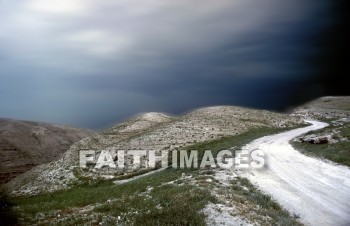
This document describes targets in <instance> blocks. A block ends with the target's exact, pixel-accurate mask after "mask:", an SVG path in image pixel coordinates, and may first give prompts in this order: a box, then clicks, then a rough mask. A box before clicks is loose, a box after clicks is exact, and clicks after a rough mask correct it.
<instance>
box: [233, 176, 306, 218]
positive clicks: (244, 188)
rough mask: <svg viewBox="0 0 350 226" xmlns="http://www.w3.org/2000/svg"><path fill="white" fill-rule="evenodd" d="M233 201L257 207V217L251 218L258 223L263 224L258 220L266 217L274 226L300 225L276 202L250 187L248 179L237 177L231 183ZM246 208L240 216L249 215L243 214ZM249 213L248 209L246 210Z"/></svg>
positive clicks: (252, 186)
mask: <svg viewBox="0 0 350 226" xmlns="http://www.w3.org/2000/svg"><path fill="white" fill-rule="evenodd" d="M231 189H232V190H233V192H232V193H233V194H234V199H235V201H236V202H238V203H242V204H243V205H245V206H246V207H247V206H251V207H250V208H254V207H257V206H258V209H257V210H256V213H258V215H257V216H252V217H253V219H254V218H255V220H257V221H260V223H262V224H264V220H263V219H259V218H260V217H261V216H268V217H270V218H271V219H273V221H272V222H274V223H273V224H274V225H301V224H300V222H298V221H297V219H298V218H299V217H298V216H296V215H294V216H291V215H290V213H289V212H287V211H286V210H284V209H283V208H282V207H281V206H280V205H279V204H278V203H277V202H276V201H274V200H273V199H272V198H271V196H269V195H266V194H263V193H262V192H261V191H259V190H258V189H257V188H256V187H254V185H252V184H251V183H250V182H249V180H248V179H246V178H242V177H237V178H236V180H235V181H234V182H233V183H232V188H231ZM245 210H246V208H244V209H243V210H242V212H241V215H243V216H244V215H245V214H251V213H245ZM248 211H249V208H248Z"/></svg>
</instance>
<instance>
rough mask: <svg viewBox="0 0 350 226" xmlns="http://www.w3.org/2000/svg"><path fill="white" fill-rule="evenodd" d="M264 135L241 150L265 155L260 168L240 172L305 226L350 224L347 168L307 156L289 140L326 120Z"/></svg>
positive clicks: (348, 169) (319, 127)
mask: <svg viewBox="0 0 350 226" xmlns="http://www.w3.org/2000/svg"><path fill="white" fill-rule="evenodd" d="M308 122H309V123H311V124H312V125H311V126H308V127H305V128H299V129H294V130H291V131H288V132H283V133H280V134H276V135H272V136H266V137H262V138H259V139H257V140H254V141H252V142H251V143H249V144H247V145H246V146H244V147H243V149H247V150H254V149H260V150H262V151H263V152H264V154H265V161H266V164H265V166H266V167H264V168H263V169H249V170H244V171H243V172H242V175H243V176H245V177H247V178H248V179H249V180H250V181H251V182H252V183H254V184H256V185H257V186H258V187H259V188H260V189H261V190H263V191H264V192H265V193H268V194H270V195H271V196H272V197H273V198H274V199H276V200H277V201H278V202H279V203H280V204H281V205H283V206H284V207H285V208H286V209H288V210H289V211H290V212H291V213H295V214H297V215H298V216H300V218H301V221H302V222H303V223H305V224H308V225H350V168H348V167H345V166H339V165H335V164H332V163H330V162H326V161H322V160H319V159H316V158H311V157H308V156H306V155H304V154H301V153H300V152H298V151H297V150H295V149H294V148H293V147H292V146H291V145H290V144H289V143H288V142H289V141H290V140H291V139H293V138H295V137H297V136H299V135H301V134H303V133H306V132H308V131H311V130H317V129H321V128H323V127H326V126H327V123H323V122H317V121H308Z"/></svg>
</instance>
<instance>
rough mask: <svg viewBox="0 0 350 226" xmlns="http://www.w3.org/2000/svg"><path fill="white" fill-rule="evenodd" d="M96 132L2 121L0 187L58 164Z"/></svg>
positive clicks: (45, 124)
mask: <svg viewBox="0 0 350 226" xmlns="http://www.w3.org/2000/svg"><path fill="white" fill-rule="evenodd" d="M93 134H94V132H92V131H89V130H84V129H77V128H73V127H69V126H64V125H52V124H48V123H41V122H30V121H20V120H13V119H4V118H0V184H1V183H4V182H7V181H9V180H10V179H11V178H14V177H15V176H17V175H19V174H21V173H23V172H26V171H28V170H30V169H31V168H33V167H35V166H38V165H41V164H45V163H49V162H52V161H55V160H57V159H59V158H60V157H62V155H63V153H64V152H65V151H67V150H68V149H69V147H70V146H71V145H72V144H74V143H75V142H77V141H79V140H81V139H82V138H85V137H87V136H91V135H93Z"/></svg>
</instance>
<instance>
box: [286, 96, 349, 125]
mask: <svg viewBox="0 0 350 226" xmlns="http://www.w3.org/2000/svg"><path fill="white" fill-rule="evenodd" d="M292 115H296V116H300V117H303V118H313V119H319V120H325V119H332V118H333V119H334V118H346V117H350V96H327V97H320V98H318V99H316V100H313V101H310V102H308V103H305V104H303V105H301V106H300V107H297V108H296V109H295V110H294V111H293V113H292Z"/></svg>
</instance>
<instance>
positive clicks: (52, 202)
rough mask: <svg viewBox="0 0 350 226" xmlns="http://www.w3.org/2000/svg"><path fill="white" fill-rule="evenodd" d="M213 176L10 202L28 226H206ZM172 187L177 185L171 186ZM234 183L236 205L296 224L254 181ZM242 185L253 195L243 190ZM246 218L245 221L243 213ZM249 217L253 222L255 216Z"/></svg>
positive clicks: (99, 184) (217, 146) (230, 141)
mask: <svg viewBox="0 0 350 226" xmlns="http://www.w3.org/2000/svg"><path fill="white" fill-rule="evenodd" d="M283 130H285V129H276V128H268V127H262V128H257V129H252V130H250V131H248V132H246V133H244V134H240V135H237V136H231V137H225V138H221V139H218V140H215V141H211V142H205V143H200V144H196V145H193V146H190V147H188V148H187V150H199V151H201V150H208V149H209V150H212V151H214V152H218V151H220V150H223V149H227V148H230V147H232V146H236V147H241V146H242V145H244V144H246V143H248V142H250V141H252V140H253V139H256V138H258V137H261V136H264V135H268V134H272V133H276V132H281V131H283ZM183 173H185V174H186V175H191V176H192V177H193V178H194V180H195V181H196V183H197V186H196V185H194V184H191V183H188V182H186V180H184V179H181V175H182V174H183ZM203 173H204V174H205V175H203ZM212 174H213V172H212V171H210V170H209V171H203V170H202V171H200V170H197V169H172V168H169V169H166V170H163V171H160V172H158V173H155V174H152V175H149V176H145V177H141V178H139V179H137V180H134V181H130V182H128V183H125V184H121V185H115V184H113V183H112V181H108V180H91V181H83V182H82V183H80V184H76V185H75V186H74V187H73V188H71V189H69V190H65V191H57V192H54V193H51V194H39V195H35V196H21V197H13V198H12V199H11V201H12V202H13V203H14V204H15V209H14V210H15V214H18V215H19V216H20V222H21V223H22V224H26V225H27V224H39V223H40V224H43V225H47V224H58V225H60V224H61V225H67V224H69V225H74V224H84V223H89V222H91V221H93V222H95V223H96V224H98V223H99V222H101V221H104V222H105V223H107V224H116V222H119V223H124V224H127V225H130V224H132V225H204V224H205V216H204V214H203V213H201V211H200V210H202V209H203V208H204V207H205V205H206V204H208V203H209V202H212V203H216V202H218V200H217V199H216V198H215V197H213V196H212V194H211V192H210V190H211V189H212V188H213V187H215V186H219V185H218V184H216V183H217V182H216V181H215V180H212V182H211V183H208V182H206V179H209V178H210V179H213V177H212ZM134 176H135V175H134ZM119 179H120V178H119ZM123 179H125V178H123ZM171 181H173V182H174V183H171V184H167V183H168V182H171ZM233 183H234V184H236V185H237V186H235V185H234V184H233V186H232V189H231V190H230V192H233V193H234V194H236V195H235V196H234V197H233V198H232V197H228V198H229V199H232V200H231V201H232V202H235V203H239V200H236V199H237V197H243V199H244V201H245V205H250V206H252V207H254V206H256V205H260V206H261V207H262V209H261V210H259V211H260V212H259V214H263V215H264V216H268V217H269V218H270V219H273V222H276V224H279V225H288V224H287V223H288V222H296V221H295V219H294V218H293V217H292V216H290V215H288V213H287V212H285V211H284V210H282V209H281V208H280V207H279V206H278V204H277V203H275V202H273V201H272V200H271V198H270V197H268V196H265V195H263V194H262V193H261V192H260V191H258V190H256V189H255V188H254V186H253V185H252V184H250V183H249V181H244V179H240V180H237V181H233ZM242 184H243V186H246V187H249V189H250V191H253V192H252V193H251V192H244V191H243V190H242V188H241V189H239V187H240V186H242ZM89 205H90V206H92V207H91V208H92V209H91V210H90V211H88V212H87V216H84V214H82V213H79V211H80V210H81V209H84V208H87V207H89ZM248 211H249V210H248ZM254 211H255V210H254ZM254 211H253V210H252V212H254ZM242 214H243V215H244V213H243V212H242ZM58 215H60V217H58ZM63 216H66V217H63ZM245 216H247V218H248V219H252V220H254V217H253V216H252V215H249V214H246V215H245ZM118 217H119V218H120V219H119V220H118ZM261 222H264V221H263V220H261ZM286 222H287V223H286ZM270 223H271V222H269V224H270Z"/></svg>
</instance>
